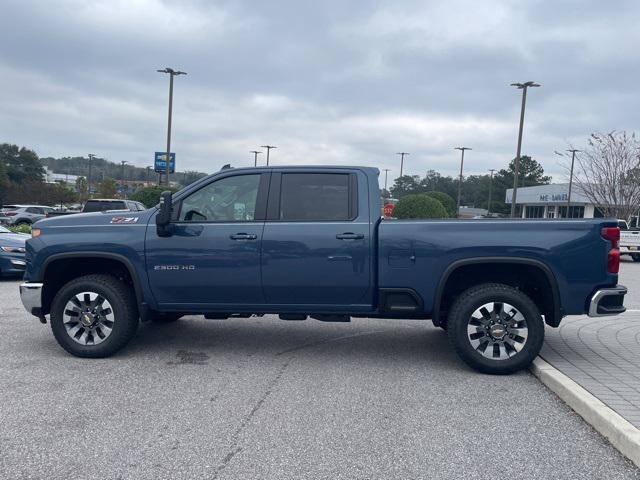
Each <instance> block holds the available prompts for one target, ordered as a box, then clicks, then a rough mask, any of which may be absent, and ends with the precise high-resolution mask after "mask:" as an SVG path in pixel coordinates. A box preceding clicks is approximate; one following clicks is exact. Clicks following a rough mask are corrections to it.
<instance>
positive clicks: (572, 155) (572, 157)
mask: <svg viewBox="0 0 640 480" xmlns="http://www.w3.org/2000/svg"><path fill="white" fill-rule="evenodd" d="M579 151H580V150H576V149H575V148H571V149H568V150H567V152H571V172H570V173H569V196H568V197H567V218H569V208H570V207H571V186H572V185H573V164H574V162H575V161H576V152H579Z"/></svg>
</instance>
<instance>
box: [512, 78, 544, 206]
mask: <svg viewBox="0 0 640 480" xmlns="http://www.w3.org/2000/svg"><path fill="white" fill-rule="evenodd" d="M511 86H512V87H516V88H518V89H520V90H522V106H521V107H520V128H519V129H518V148H517V150H516V164H515V169H514V176H513V195H512V197H511V218H514V217H515V215H516V198H517V195H518V168H519V167H520V151H521V149H522V130H523V128H524V108H525V105H526V103H527V89H528V88H529V87H539V86H540V84H538V83H535V82H531V81H529V82H525V83H512V84H511Z"/></svg>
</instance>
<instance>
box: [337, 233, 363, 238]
mask: <svg viewBox="0 0 640 480" xmlns="http://www.w3.org/2000/svg"><path fill="white" fill-rule="evenodd" d="M336 238H337V239H338V240H362V239H363V238H364V234H362V233H351V232H346V233H339V234H337V235H336Z"/></svg>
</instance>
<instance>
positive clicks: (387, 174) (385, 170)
mask: <svg viewBox="0 0 640 480" xmlns="http://www.w3.org/2000/svg"><path fill="white" fill-rule="evenodd" d="M389 170H391V169H390V168H385V169H384V190H385V192H386V191H387V177H388V176H389Z"/></svg>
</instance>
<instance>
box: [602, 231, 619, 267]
mask: <svg viewBox="0 0 640 480" xmlns="http://www.w3.org/2000/svg"><path fill="white" fill-rule="evenodd" d="M600 235H602V238H604V239H605V240H609V241H610V242H611V249H610V250H609V254H608V256H607V271H608V272H609V273H618V271H619V270H620V229H619V228H618V227H605V228H603V229H602V230H601V231H600Z"/></svg>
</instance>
